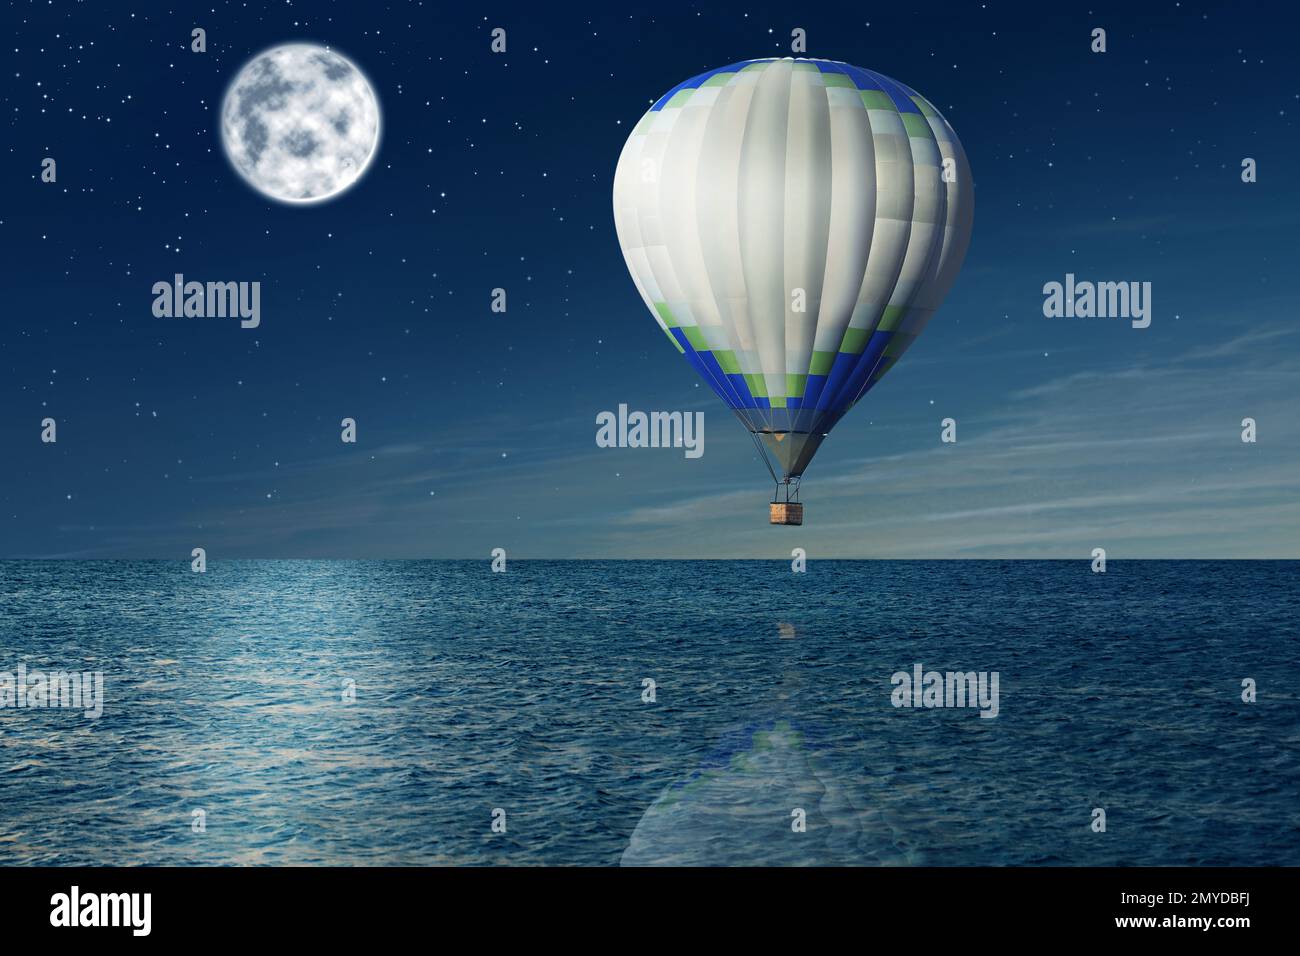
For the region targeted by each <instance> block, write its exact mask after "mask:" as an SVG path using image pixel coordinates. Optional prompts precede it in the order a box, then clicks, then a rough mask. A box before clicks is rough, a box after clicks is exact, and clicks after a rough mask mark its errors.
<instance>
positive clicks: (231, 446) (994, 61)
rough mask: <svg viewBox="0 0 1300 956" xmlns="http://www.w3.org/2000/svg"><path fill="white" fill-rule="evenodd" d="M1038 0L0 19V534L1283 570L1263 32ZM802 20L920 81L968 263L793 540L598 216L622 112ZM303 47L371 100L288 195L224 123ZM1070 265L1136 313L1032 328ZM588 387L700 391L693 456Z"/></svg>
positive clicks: (427, 553)
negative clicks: (644, 432) (950, 139)
mask: <svg viewBox="0 0 1300 956" xmlns="http://www.w3.org/2000/svg"><path fill="white" fill-rule="evenodd" d="M1051 6H1052V7H1053V8H1055V7H1057V6H1071V7H1072V9H1070V10H1069V11H1068V12H1067V11H1063V10H1053V12H1050V13H1049V12H1046V10H1045V6H1044V5H1040V4H1027V5H1023V6H1019V5H1010V4H1005V3H995V2H989V3H979V2H974V3H961V4H953V5H951V6H949V7H947V8H946V12H943V11H944V9H945V8H944V6H943V5H936V4H934V3H923V4H914V5H907V4H900V3H890V4H866V5H863V4H845V5H825V6H819V7H818V8H817V9H816V10H813V9H811V8H808V7H805V6H804V5H802V4H789V3H785V4H757V3H751V4H744V5H728V4H726V3H722V2H708V3H698V4H691V5H685V4H683V5H671V9H669V10H665V9H658V10H657V11H656V12H643V11H642V10H640V9H638V8H635V7H627V6H624V5H619V4H598V5H595V4H593V5H591V6H589V7H581V6H579V5H577V4H567V3H566V4H563V5H539V4H532V3H529V4H520V5H518V6H512V5H505V4H496V5H490V6H487V7H480V6H479V5H469V4H465V5H451V4H437V5H435V4H430V3H411V4H406V3H346V4H344V3H339V4H333V3H326V2H311V3H301V4H293V3H267V4H260V3H254V2H249V3H246V4H243V3H234V4H227V3H217V4H214V5H211V6H204V7H203V8H202V10H201V11H200V12H189V11H187V10H185V9H183V8H181V7H177V6H168V5H164V4H151V3H138V4H133V3H112V4H109V3H99V4H96V3H79V4H73V3H65V2H55V3H49V4H47V3H45V2H40V3H18V2H10V3H8V4H6V6H5V8H4V25H5V41H4V44H3V47H4V48H3V54H2V56H3V72H4V83H3V86H2V87H0V89H2V90H3V94H2V95H3V116H4V118H3V133H4V135H3V150H0V161H2V162H3V183H4V186H3V194H2V202H0V249H2V251H3V276H4V298H3V302H4V309H3V313H4V314H3V320H2V322H0V556H3V557H67V558H74V557H95V558H101V557H102V558H116V557H121V558H133V557H156V558H173V559H178V560H187V559H188V557H189V554H190V550H191V549H192V548H194V547H204V548H206V549H207V553H208V558H209V560H210V561H215V560H218V559H220V558H225V557H337V558H369V557H376V558H378V557H395V558H396V557H473V558H482V559H484V560H485V561H486V560H487V559H488V556H489V553H490V552H491V550H492V549H493V548H496V547H504V548H505V549H506V550H507V552H508V554H509V555H510V556H511V557H518V558H527V557H550V558H582V557H592V558H601V557H701V556H717V557H772V558H780V557H786V556H788V555H789V552H790V549H791V548H792V547H795V546H799V547H803V548H805V549H806V550H807V551H808V554H809V556H810V558H814V559H815V558H818V557H831V556H841V557H898V558H908V557H954V558H961V557H1026V558H1027V557H1067V558H1078V559H1080V560H1086V559H1087V557H1088V555H1089V553H1090V552H1091V549H1092V548H1094V547H1105V548H1106V549H1107V551H1108V555H1109V556H1110V557H1112V558H1125V557H1178V558H1193V557H1300V534H1297V528H1298V527H1300V494H1298V493H1297V492H1298V491H1300V422H1297V407H1298V403H1297V397H1298V395H1300V325H1298V324H1297V296H1296V293H1295V290H1294V282H1295V276H1296V260H1297V252H1298V244H1297V241H1296V237H1297V231H1296V230H1297V224H1298V223H1300V185H1298V182H1300V181H1298V180H1297V178H1296V169H1295V161H1296V157H1297V156H1300V135H1298V133H1297V125H1296V120H1297V118H1298V117H1300V77H1298V76H1297V73H1296V70H1295V67H1294V51H1293V44H1294V38H1295V31H1296V26H1297V24H1296V23H1295V22H1294V20H1292V19H1291V18H1290V17H1289V16H1287V15H1286V14H1278V13H1272V12H1269V10H1268V9H1267V8H1264V7H1259V8H1252V7H1249V6H1248V5H1241V4H1231V5H1230V4H1226V3H1225V4H1206V3H1174V2H1160V3H1153V4H1143V5H1141V6H1142V9H1141V10H1140V11H1139V10H1135V9H1134V7H1135V6H1136V5H1133V4H1113V5H1105V6H1101V5H1092V6H1091V7H1090V6H1088V5H1083V4H1074V5H1055V4H1053V5H1051ZM471 7H473V8H474V11H473V12H472V11H471V9H470V8H471ZM196 9H197V6H196ZM1278 9H1279V10H1280V9H1282V8H1281V7H1280V6H1279V7H1278ZM480 10H486V11H487V12H486V13H485V14H484V13H482V12H477V11H480ZM1279 16H1282V17H1283V18H1284V19H1283V20H1281V21H1279V19H1278V17H1279ZM196 26H199V27H203V28H204V29H205V30H206V31H207V45H208V50H207V52H206V53H193V52H191V51H190V39H191V34H190V31H191V29H192V28H193V27H196ZM494 27H502V28H504V29H505V30H506V31H507V52H506V53H505V54H494V53H492V52H491V50H490V48H489V45H490V41H491V37H490V33H491V30H492V29H493V28H494ZM795 27H801V28H803V29H805V30H806V31H807V36H808V55H809V56H816V57H827V58H831V59H837V60H844V61H847V62H849V63H853V64H857V65H860V66H864V67H868V68H870V69H873V70H876V71H878V72H881V73H884V74H886V75H888V76H891V77H894V78H897V79H898V80H901V81H902V82H904V83H906V84H908V85H910V86H912V87H913V88H915V89H916V90H918V91H920V92H921V93H923V94H924V95H925V96H926V97H928V98H929V99H931V100H932V101H933V102H934V103H935V104H936V105H937V106H938V107H939V108H940V109H941V110H942V111H943V112H944V114H945V115H946V117H947V119H948V120H949V121H950V122H951V123H952V125H953V126H954V128H955V129H956V130H957V132H958V134H959V135H960V136H961V139H962V143H963V145H964V147H965V149H966V152H967V154H968V155H969V158H970V164H971V168H972V170H973V173H974V178H975V182H976V194H975V195H976V200H975V225H974V232H973V236H972V240H971V247H970V252H969V254H968V256H967V259H966V264H965V267H964V269H963V271H962V274H961V275H960V277H959V278H958V280H957V282H956V284H955V286H954V287H953V289H952V291H951V293H950V294H949V296H948V298H947V300H946V302H945V304H944V306H943V308H942V309H941V310H940V312H939V314H938V316H937V317H936V318H935V320H934V321H933V322H932V323H931V325H930V326H929V328H928V329H927V330H926V332H925V334H924V335H923V336H922V337H921V339H920V340H919V341H918V342H917V344H916V345H915V346H914V347H913V348H912V349H911V351H910V352H909V353H908V354H907V356H906V357H905V358H904V359H903V361H902V362H901V363H900V364H899V366H898V368H897V369H895V370H894V371H892V372H891V374H890V375H889V377H888V378H887V379H886V380H885V381H884V382H883V383H882V385H881V386H880V387H879V388H877V389H874V390H873V391H872V392H871V394H870V395H869V396H867V398H866V399H865V400H864V401H863V402H862V403H861V404H860V405H859V406H858V407H857V408H855V409H854V410H853V411H852V412H851V413H850V414H849V415H848V416H847V417H846V418H845V420H844V421H842V422H841V423H840V424H839V425H838V426H837V427H836V429H835V431H834V432H833V433H832V435H831V437H830V438H829V439H828V440H827V442H826V444H825V445H824V446H823V447H822V449H821V451H820V452H819V454H818V456H817V459H816V460H815V461H814V463H813V465H812V467H811V468H810V469H809V471H808V473H807V475H806V477H805V480H804V489H803V492H804V494H803V496H804V500H805V501H806V502H807V518H806V524H805V525H804V527H802V528H799V529H791V528H772V527H769V526H768V524H767V505H766V502H767V500H768V496H769V495H770V493H771V482H770V480H769V479H768V476H767V472H766V470H765V468H764V467H763V465H762V464H761V462H760V461H759V460H758V458H757V456H756V455H755V452H754V448H753V445H752V444H751V441H750V438H749V436H748V435H747V433H746V432H745V430H744V429H743V428H742V427H741V425H740V424H739V423H738V422H737V421H736V420H735V419H734V417H733V416H732V415H731V413H730V412H729V411H727V410H726V409H725V408H724V407H723V405H722V403H721V402H720V401H719V400H718V399H717V398H716V397H715V396H714V395H713V393H712V392H711V391H710V390H709V389H708V388H707V387H706V386H705V385H703V384H702V383H700V381H699V379H697V377H696V376H695V373H694V372H693V371H692V369H691V368H690V366H689V365H688V364H687V362H685V361H684V360H683V359H682V357H681V356H680V355H678V354H677V353H676V352H675V351H674V350H673V349H672V347H671V346H670V345H669V344H668V343H667V342H666V341H665V340H664V335H663V333H662V332H661V331H660V330H659V328H658V327H657V326H656V325H655V323H654V321H653V320H652V319H651V317H650V316H649V314H648V313H647V311H646V310H645V307H644V305H643V304H642V302H641V300H640V297H639V296H638V294H637V292H636V290H635V287H634V286H633V283H632V281H631V279H630V277H629V276H628V273H627V269H626V267H625V265H624V262H623V258H622V255H621V253H620V251H619V247H618V243H617V240H616V237H615V233H614V223H613V217H612V213H611V199H610V194H611V185H612V177H613V172H614V166H615V163H616V161H617V159H618V155H619V151H620V150H621V148H622V146H623V142H624V140H625V139H626V137H627V135H628V132H629V131H630V129H631V128H632V126H633V125H634V124H635V123H636V121H637V119H638V118H639V117H640V116H641V114H642V113H643V112H644V111H645V109H647V108H648V106H649V105H650V104H651V103H652V102H653V101H654V100H656V99H657V98H658V97H659V96H660V95H662V94H663V93H664V92H665V91H666V90H668V89H670V88H671V87H673V86H675V85H676V84H677V83H679V82H681V81H682V80H685V79H687V78H688V77H691V76H693V75H695V74H697V73H700V72H702V71H704V70H707V69H710V68H713V67H718V66H722V65H724V64H727V63H732V62H735V61H737V60H741V59H747V58H752V57H762V56H784V55H790V52H791V51H790V31H791V30H792V29H793V28H795ZM1094 27H1103V28H1105V29H1106V30H1107V34H1108V38H1107V40H1108V51H1107V52H1106V53H1104V54H1094V53H1092V52H1091V51H1090V49H1089V47H1090V42H1091V37H1090V34H1091V31H1092V29H1093V28H1094ZM294 41H304V42H315V43H319V44H322V45H326V46H329V47H330V48H331V49H334V50H337V51H338V52H340V53H342V54H343V55H345V56H347V57H348V58H349V59H351V60H352V61H353V62H354V63H356V64H357V65H358V66H359V67H360V68H361V69H362V70H363V71H364V72H365V73H366V75H367V76H368V77H369V78H370V80H371V82H372V83H373V85H374V89H375V92H376V94H377V96H378V100H379V103H380V108H381V111H382V116H383V133H382V141H381V143H380V147H379V152H378V155H377V157H376V158H375V160H374V161H373V163H372V165H371V166H370V168H369V170H368V172H367V174H366V175H365V176H364V178H362V179H361V180H360V182H359V183H358V184H357V185H356V186H355V187H354V188H352V189H351V190H350V191H348V192H346V193H344V194H343V195H342V196H340V197H339V198H337V199H335V200H332V201H329V202H326V203H323V204H320V205H314V206H305V207H304V206H289V205H284V204H277V203H274V202H271V201H269V200H268V199H266V198H265V197H263V196H261V195H260V194H258V193H257V192H255V191H254V190H253V189H251V188H250V187H249V186H248V185H247V184H246V183H244V182H243V181H242V180H241V179H240V178H239V176H238V175H237V174H236V173H235V171H234V170H233V169H232V167H231V165H230V163H229V162H228V161H227V159H226V157H225V155H224V153H223V150H222V146H221V141H220V135H219V129H218V125H219V124H218V120H219V111H220V107H221V102H222V97H223V93H224V91H225V89H226V86H227V84H228V83H229V82H230V80H231V79H232V78H233V76H234V74H235V73H236V71H237V70H238V69H239V68H240V66H241V65H243V64H244V63H245V62H246V61H248V60H249V59H250V58H251V57H252V56H254V55H255V54H257V53H259V52H260V51H262V50H264V49H266V48H268V47H272V46H276V45H279V44H283V43H288V42H294ZM45 157H53V158H54V159H55V160H56V161H57V164H58V165H57V176H58V178H57V182H55V183H53V184H50V183H44V182H42V181H41V162H42V160H43V159H44V158H45ZM1246 157H1251V158H1254V159H1255V160H1256V161H1257V163H1258V182H1255V183H1251V184H1247V183H1243V182H1242V179H1241V162H1242V160H1243V158H1246ZM177 272H180V273H183V274H184V275H185V276H186V278H187V279H197V280H200V281H209V280H212V281H228V280H235V281H254V280H257V281H260V282H261V283H262V300H261V313H262V314H261V325H260V327H258V328H256V329H242V328H240V327H239V323H238V322H237V321H234V320H224V319H164V318H156V317H155V316H154V315H153V314H152V311H151V305H152V302H153V295H152V292H151V288H152V286H153V284H154V283H155V282H157V281H160V280H165V281H169V280H170V279H171V277H172V276H173V274H174V273H177ZM1067 272H1072V273H1074V274H1075V275H1076V276H1078V277H1079V278H1080V279H1090V280H1094V281H1130V280H1132V281H1149V282H1151V283H1152V286H1153V293H1152V295H1153V319H1152V323H1151V326H1150V328H1147V329H1142V330H1139V329H1134V328H1131V327H1130V324H1129V323H1128V321H1126V320H1102V319H1091V320H1089V319H1048V318H1046V317H1044V315H1043V311H1042V305H1043V291H1042V289H1043V285H1044V283H1047V282H1050V281H1053V280H1055V281H1062V280H1063V279H1064V277H1065V274H1066V273H1067ZM498 287H500V288H504V289H506V291H507V297H508V298H507V302H508V306H507V311H506V312H505V313H504V314H500V313H494V312H492V311H491V309H490V304H491V295H492V290H493V289H494V288H498ZM619 403H626V404H628V405H629V406H630V407H631V408H633V409H643V410H702V411H704V413H705V421H706V432H705V441H706V444H705V447H706V451H705V454H704V456H703V457H702V458H700V459H698V460H690V459H687V458H686V457H685V456H684V455H683V454H682V451H681V450H680V449H676V450H674V449H601V448H597V447H596V444H595V432H596V427H595V417H596V415H597V413H599V412H600V411H602V410H613V409H616V408H617V407H618V405H619ZM47 416H48V417H52V418H54V419H55V420H56V421H57V423H58V426H57V427H58V441H57V443H55V444H46V443H42V442H41V440H40V437H41V425H40V423H41V420H42V419H44V418H46V417H47ZM1247 416H1249V417H1253V418H1254V419H1256V421H1257V422H1258V434H1259V438H1258V442H1256V443H1254V444H1246V443H1243V442H1242V441H1241V438H1240V434H1241V420H1242V419H1243V418H1245V417H1247ZM344 417H352V418H355V419H356V421H357V424H358V437H359V440H358V442H357V443H356V444H355V445H350V444H344V443H342V442H341V441H340V438H339V435H340V421H341V420H342V419H343V418H344ZM945 417H952V418H955V419H956V420H957V422H958V442H957V443H956V444H942V443H941V442H940V440H939V439H940V420H941V419H943V418H945Z"/></svg>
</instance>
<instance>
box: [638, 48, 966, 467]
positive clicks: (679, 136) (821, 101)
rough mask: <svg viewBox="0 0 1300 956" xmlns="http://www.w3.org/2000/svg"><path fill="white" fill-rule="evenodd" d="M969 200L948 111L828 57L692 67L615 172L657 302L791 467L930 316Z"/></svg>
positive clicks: (954, 257)
mask: <svg viewBox="0 0 1300 956" xmlns="http://www.w3.org/2000/svg"><path fill="white" fill-rule="evenodd" d="M973 211H974V198H973V193H972V184H971V177H970V169H969V167H968V165H967V163H966V155H965V153H964V152H963V151H962V148H961V144H960V143H959V142H958V140H957V136H956V134H955V133H954V132H953V130H952V127H951V126H949V125H948V123H947V121H946V120H944V118H943V117H942V116H941V115H940V114H939V111H938V110H936V109H935V108H934V106H933V105H931V103H930V102H929V101H928V100H926V99H925V98H924V97H922V96H921V95H920V94H918V93H917V92H916V91H914V90H912V89H910V88H909V87H907V86H904V85H903V84H901V83H898V82H897V81H895V80H891V79H889V78H888V77H885V76H881V75H880V74H878V73H873V72H872V71H870V70H864V69H859V68H858V67H855V66H850V65H848V64H846V63H839V62H835V61H830V60H805V59H797V60H795V59H789V58H786V59H761V60H746V61H743V62H741V63H735V64H733V65H731V66H726V67H722V68H721V69H718V70H711V71H709V72H708V73H702V74H700V75H699V76H696V77H693V78H692V79H690V80H687V81H686V82H685V83H682V84H681V85H680V86H678V87H676V88H674V89H673V90H670V91H669V92H668V93H667V94H665V95H664V96H663V97H662V98H661V99H660V100H659V101H658V102H656V103H655V104H654V105H653V106H652V107H651V108H650V110H649V112H647V113H646V114H645V116H643V117H642V118H641V120H640V122H638V123H637V125H636V128H635V129H633V130H632V133H631V135H630V136H629V137H628V140H627V143H626V144H625V145H624V147H623V152H622V155H621V156H620V157H619V161H618V168H617V170H616V171H615V174H614V220H615V226H616V229H617V231H618V239H619V244H620V245H621V246H622V249H623V255H624V258H625V259H626V261H627V266H628V269H629V271H630V272H631V273H632V278H633V280H634V281H635V283H636V286H637V289H638V290H639V291H640V293H641V297H642V298H643V299H644V300H645V303H646V306H647V307H648V308H649V310H650V313H651V315H653V316H654V318H655V320H656V321H657V322H658V323H659V326H660V328H662V329H663V330H664V332H665V334H667V336H668V338H669V339H670V341H672V343H673V345H674V346H676V348H677V350H678V351H679V352H681V353H683V354H684V355H685V356H686V358H687V359H688V360H689V361H690V362H691V364H692V365H693V366H694V367H695V369H696V370H697V371H698V372H699V374H700V375H701V376H702V377H703V378H704V380H705V381H707V382H708V383H709V385H710V386H711V387H712V388H713V390H714V391H715V392H716V393H717V394H718V396H719V397H720V398H721V399H722V400H723V401H724V402H726V403H727V405H728V406H729V407H730V408H731V409H732V410H733V411H734V412H735V413H736V415H737V417H739V418H740V420H741V421H742V422H743V423H744V424H745V426H746V427H747V428H748V429H749V430H750V431H751V432H753V433H754V434H755V435H757V436H758V437H759V438H760V439H761V440H762V442H763V445H764V446H765V447H766V449H767V450H768V452H769V453H770V454H771V455H772V456H773V457H774V458H775V459H776V461H777V462H778V465H779V470H781V471H782V472H783V477H784V478H786V479H790V478H798V477H800V476H801V475H802V474H803V471H804V469H805V468H806V467H807V465H808V462H809V461H810V460H811V459H812V456H813V455H814V454H815V453H816V451H817V448H818V446H819V445H820V444H821V442H822V439H823V438H824V437H825V436H826V434H827V433H828V432H829V431H830V429H831V428H832V427H833V426H834V424H835V423H836V422H837V421H839V419H840V418H841V417H842V416H843V415H844V413H845V412H847V411H848V410H849V409H850V408H851V407H852V406H853V405H854V403H856V402H857V401H858V400H859V399H860V398H861V397H862V396H863V395H864V394H865V393H866V392H867V390H868V389H870V388H871V387H872V386H873V385H875V383H876V382H878V381H879V380H880V379H881V377H882V376H883V375H884V374H885V373H886V372H888V371H889V369H890V368H892V367H893V365H894V363H896V362H897V361H898V359H899V357H900V356H902V354H903V352H905V351H906V350H907V348H908V346H909V345H911V343H912V342H913V341H914V340H915V338H916V336H917V335H919V334H920V332H921V330H922V329H923V328H924V327H925V324H926V322H928V321H929V318H930V316H931V315H932V314H933V313H934V311H935V309H936V308H938V306H939V303H940V302H941V301H942V299H943V297H944V295H945V294H946V293H947V291H948V288H949V287H950V286H951V285H952V282H953V280H954V279H955V278H956V275H957V270H958V269H959V268H960V266H961V261H962V259H963V257H964V256H965V254H966V247H967V245H968V243H969V240H970V230H971V221H972V217H973Z"/></svg>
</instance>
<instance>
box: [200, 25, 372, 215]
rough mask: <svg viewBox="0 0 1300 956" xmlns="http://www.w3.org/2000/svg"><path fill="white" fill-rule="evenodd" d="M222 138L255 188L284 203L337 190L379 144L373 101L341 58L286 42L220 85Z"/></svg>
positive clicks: (345, 185) (356, 174) (357, 72)
mask: <svg viewBox="0 0 1300 956" xmlns="http://www.w3.org/2000/svg"><path fill="white" fill-rule="evenodd" d="M221 141H222V144H223V145H224V146H225V148H226V155H227V156H228V157H230V162H231V164H232V165H233V166H234V167H235V169H236V170H237V171H238V172H239V175H241V176H243V177H244V179H245V180H246V181H247V182H248V184H249V185H250V186H252V187H253V188H254V189H256V190H257V191H258V192H260V193H262V194H264V195H266V196H269V197H271V198H272V199H278V200H280V201H281V202H288V203H313V202H320V201H322V200H325V199H329V198H330V197H332V196H337V195H338V194H339V193H341V192H343V191H344V190H346V189H348V188H349V187H350V186H352V184H353V183H355V182H356V181H357V180H358V179H360V178H361V174H362V173H364V172H365V170H366V167H367V166H369V165H370V161H371V160H372V159H374V156H375V151H376V147H377V146H378V145H379V103H378V102H377V101H376V100H375V91H374V90H373V89H371V87H370V82H369V80H367V79H366V77H365V75H364V74H362V72H361V71H360V70H359V69H357V67H356V66H355V65H354V64H352V63H351V62H349V61H348V60H347V59H346V58H345V57H342V56H340V55H339V54H337V53H335V52H333V51H332V50H327V49H325V47H322V46H315V45H313V44H309V43H292V44H288V45H286V46H279V47H275V48H274V49H271V50H267V51H266V52H264V53H259V54H258V55H257V56H256V57H254V58H253V59H252V60H251V61H250V62H249V63H248V64H247V65H245V66H244V68H243V69H242V70H240V71H239V74H238V75H237V76H236V77H235V79H234V82H232V83H231V84H230V89H229V90H227V91H226V99H225V103H224V104H222V107H221Z"/></svg>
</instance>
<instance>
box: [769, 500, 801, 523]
mask: <svg viewBox="0 0 1300 956" xmlns="http://www.w3.org/2000/svg"><path fill="white" fill-rule="evenodd" d="M772 524H803V505H802V504H801V503H800V502H798V501H773V502H772Z"/></svg>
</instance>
